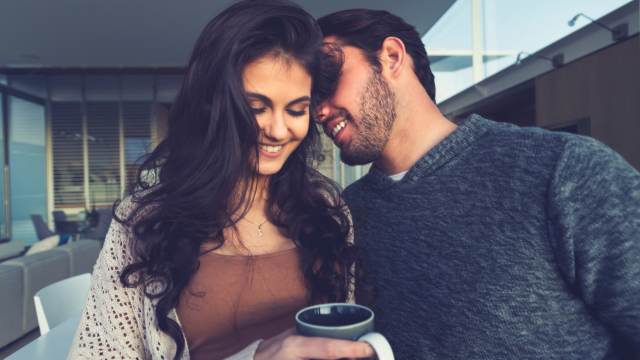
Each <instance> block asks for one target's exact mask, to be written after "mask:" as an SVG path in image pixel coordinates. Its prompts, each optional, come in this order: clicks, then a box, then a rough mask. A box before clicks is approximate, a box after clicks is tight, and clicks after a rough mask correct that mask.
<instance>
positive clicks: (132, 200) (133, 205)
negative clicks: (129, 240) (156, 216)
mask: <svg viewBox="0 0 640 360" xmlns="http://www.w3.org/2000/svg"><path fill="white" fill-rule="evenodd" d="M155 190H157V185H156V186H153V187H150V188H148V189H144V190H139V191H136V192H135V193H133V194H131V195H128V196H125V197H124V198H123V199H122V200H121V201H120V202H118V203H117V204H116V210H115V214H116V216H117V217H118V218H119V219H120V220H123V221H126V222H127V223H135V222H136V221H138V220H140V219H143V218H144V217H145V216H146V215H148V214H149V213H150V212H151V211H152V210H153V209H154V208H156V207H157V203H155V202H152V201H149V200H148V198H147V196H148V195H149V194H151V193H152V192H154V191H155ZM132 215H133V218H131V219H130V217H132Z"/></svg>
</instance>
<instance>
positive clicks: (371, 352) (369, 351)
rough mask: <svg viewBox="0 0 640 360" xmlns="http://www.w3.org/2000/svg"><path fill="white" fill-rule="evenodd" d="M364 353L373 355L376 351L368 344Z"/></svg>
mask: <svg viewBox="0 0 640 360" xmlns="http://www.w3.org/2000/svg"><path fill="white" fill-rule="evenodd" d="M364 354H365V355H366V356H371V355H373V354H375V351H373V348H372V347H371V345H369V346H367V348H366V349H365V350H364Z"/></svg>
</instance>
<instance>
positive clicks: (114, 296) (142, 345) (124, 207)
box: [68, 199, 151, 360]
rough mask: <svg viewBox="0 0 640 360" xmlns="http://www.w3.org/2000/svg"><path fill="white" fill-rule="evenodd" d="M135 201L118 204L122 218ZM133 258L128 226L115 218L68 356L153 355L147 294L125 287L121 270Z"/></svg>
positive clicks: (135, 359)
mask: <svg viewBox="0 0 640 360" xmlns="http://www.w3.org/2000/svg"><path fill="white" fill-rule="evenodd" d="M132 206H133V205H132V203H131V201H130V200H129V199H125V200H124V201H123V202H122V203H121V205H120V207H119V208H118V216H119V217H121V218H123V217H125V216H126V215H127V214H128V212H129V211H130V210H131V207H132ZM132 261H133V259H132V258H131V254H130V237H129V233H128V231H127V229H126V228H125V227H124V226H122V225H121V224H120V223H118V222H116V221H115V220H114V221H113V222H112V223H111V227H110V229H109V232H108V234H107V236H106V238H105V242H104V246H103V248H102V251H101V252H100V256H99V257H98V261H97V263H96V265H95V267H94V269H93V275H92V277H91V286H90V288H89V295H88V297H87V300H86V302H85V307H84V311H83V313H82V318H81V320H80V325H79V326H78V329H77V330H76V334H75V336H74V339H73V343H72V346H71V351H70V353H69V356H68V359H73V360H75V359H112V358H117V359H127V360H129V359H130V360H143V359H147V358H150V357H151V354H150V353H148V351H147V345H146V336H145V325H144V316H145V314H144V304H143V301H144V294H143V293H142V291H141V289H139V288H125V287H123V286H122V284H121V283H120V272H121V271H122V269H123V268H124V266H126V265H127V264H129V263H131V262H132Z"/></svg>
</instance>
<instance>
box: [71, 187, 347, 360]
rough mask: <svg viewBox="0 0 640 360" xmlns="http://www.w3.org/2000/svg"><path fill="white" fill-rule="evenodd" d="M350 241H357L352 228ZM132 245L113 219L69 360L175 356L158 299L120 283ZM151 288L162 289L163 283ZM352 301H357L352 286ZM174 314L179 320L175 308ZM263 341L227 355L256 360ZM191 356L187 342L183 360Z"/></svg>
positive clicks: (126, 205)
mask: <svg viewBox="0 0 640 360" xmlns="http://www.w3.org/2000/svg"><path fill="white" fill-rule="evenodd" d="M135 206H137V205H136V204H133V203H132V202H131V198H130V197H127V198H125V199H124V200H123V201H122V203H121V204H120V206H119V207H118V210H117V212H118V216H119V217H120V218H126V217H127V216H128V215H129V213H130V212H131V211H132V210H133V209H134V207H135ZM345 211H348V210H346V207H345ZM349 241H353V231H352V232H351V233H350V235H349ZM130 244H131V234H130V233H129V231H128V229H127V228H126V227H123V226H122V225H121V224H120V223H118V222H116V221H115V220H114V221H113V222H112V223H111V227H110V229H109V233H108V234H107V237H106V238H105V242H104V246H103V248H102V251H101V252H100V256H99V257H98V261H97V263H96V265H95V267H94V269H93V275H92V277H91V286H90V288H89V295H88V297H87V301H86V302H85V308H84V311H83V313H82V318H81V320H80V325H79V326H78V330H76V334H75V336H74V339H73V343H72V345H71V350H70V352H69V356H68V358H67V359H69V360H75V359H125V360H143V359H149V360H150V359H160V360H163V359H164V360H170V359H173V356H174V354H175V352H176V345H175V342H174V341H173V339H172V338H171V337H170V336H169V335H167V334H165V333H164V332H163V331H162V330H160V329H159V328H158V324H157V319H156V316H155V311H154V304H155V303H156V301H151V300H150V299H149V298H148V297H146V296H145V295H144V292H143V290H142V288H141V287H136V288H124V287H123V286H122V284H121V283H120V280H119V278H120V273H121V271H122V269H123V268H124V267H125V266H126V265H128V264H130V263H132V262H133V257H132V254H131V247H130ZM148 290H149V291H158V290H159V285H156V286H155V287H154V288H150V289H148ZM348 301H349V302H353V285H351V291H350V295H349V299H348ZM169 317H170V318H172V319H174V320H175V321H178V323H179V324H180V322H179V320H178V317H177V314H176V311H175V309H174V310H172V311H171V312H170V313H169ZM260 342H261V340H256V341H254V342H253V343H251V344H249V345H248V346H247V347H245V348H244V349H243V350H241V351H240V352H238V353H236V354H234V355H233V356H231V357H229V358H227V359H228V360H252V359H253V355H254V353H255V351H256V349H257V348H258V346H259V345H260ZM185 343H186V340H185ZM189 359H190V357H189V348H188V344H187V347H186V348H185V351H184V353H183V354H182V357H181V360H189Z"/></svg>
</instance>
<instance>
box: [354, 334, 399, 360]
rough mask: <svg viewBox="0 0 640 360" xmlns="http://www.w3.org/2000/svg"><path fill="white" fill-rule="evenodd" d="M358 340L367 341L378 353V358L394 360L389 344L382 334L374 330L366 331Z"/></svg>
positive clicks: (379, 359) (380, 359)
mask: <svg viewBox="0 0 640 360" xmlns="http://www.w3.org/2000/svg"><path fill="white" fill-rule="evenodd" d="M358 341H364V342H367V343H369V344H370V345H371V346H372V347H373V350H374V351H375V352H376V354H377V355H378V360H395V359H394V357H393V351H392V350H391V345H389V342H388V341H387V339H386V338H385V337H384V336H382V334H380V333H376V332H371V333H367V334H364V335H362V336H360V337H359V338H358Z"/></svg>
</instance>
